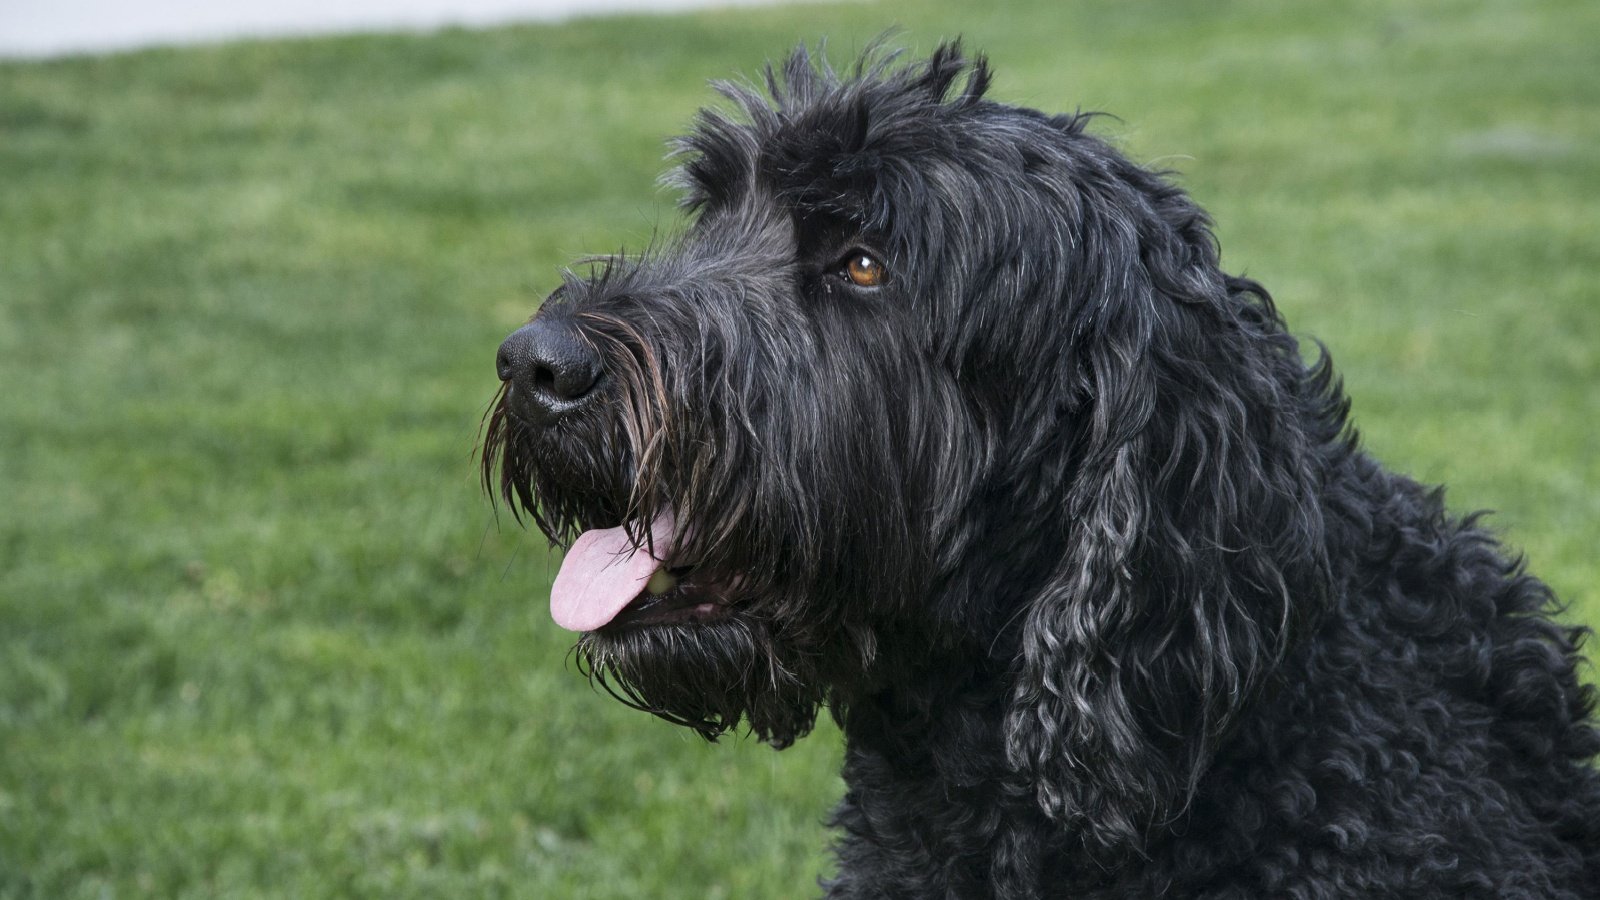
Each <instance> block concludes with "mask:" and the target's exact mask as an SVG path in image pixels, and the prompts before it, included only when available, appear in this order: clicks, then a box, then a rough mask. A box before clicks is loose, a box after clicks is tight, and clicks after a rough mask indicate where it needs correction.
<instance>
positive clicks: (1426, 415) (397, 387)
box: [0, 0, 1600, 898]
mask: <svg viewBox="0 0 1600 900" xmlns="http://www.w3.org/2000/svg"><path fill="white" fill-rule="evenodd" d="M972 5H973V4H969V3H965V2H948V3H931V2H930V3H924V4H916V5H909V4H908V5H902V4H892V3H887V2H885V3H860V4H851V5H843V6H819V5H807V6H799V7H794V8H788V9H779V10H753V11H742V12H708V13H703V14H696V15H684V16H676V17H671V18H660V19H658V18H622V19H609V20H604V21H583V22H577V23H572V24H566V25H561V26H552V27H528V28H507V29H499V30H494V31H488V32H465V31H452V32H446V33H441V34H436V35H430V36H390V37H360V38H339V39H321V40H309V41H286V42H271V43H257V44H240V45H231V46H226V47H218V48H202V49H184V50H158V51H151V52H143V53H137V54H131V55H119V56H113V57H106V58H86V59H69V60H62V61H54V62H30V63H6V64H0V494H3V499H0V896H3V897H9V898H24V897H27V898H73V897H145V896H149V897H250V896H275V897H297V898H298V897H308V898H309V897H343V896H369V897H386V898H387V897H441V898H444V897H500V896H505V897H530V898H552V897H561V898H568V897H572V898H579V897H595V898H601V897H606V898H641V897H683V898H702V897H708V896H710V897H728V898H749V897H794V896H805V895H807V894H808V893H811V892H812V889H811V888H810V885H811V884H812V881H813V879H814V877H815V875H816V874H817V873H818V872H819V871H822V870H823V869H824V868H825V867H826V865H827V858H826V853H825V846H826V841H827V836H826V833H825V830H824V829H823V828H822V826H821V820H822V818H823V817H824V816H825V814H826V811H827V810H828V808H829V807H830V805H831V804H832V802H833V800H834V799H835V798H836V796H837V794H838V792H839V790H840V788H839V784H838V780H837V776H836V774H835V771H834V770H835V766H836V764H837V758H838V752H839V749H838V738H837V734H836V732H834V731H833V730H831V729H828V728H823V729H821V730H820V731H819V732H818V733H817V734H816V735H815V736H813V737H812V738H811V739H809V740H807V741H805V742H802V743H801V744H800V745H799V746H797V747H796V748H794V749H792V750H790V751H787V752H785V753H783V754H774V753H772V752H771V751H769V750H767V749H766V748H764V747H760V746H757V745H755V744H753V743H750V742H745V741H733V742H728V743H725V745H722V746H715V747H712V746H707V745H704V744H702V743H701V742H699V741H698V740H697V739H694V738H692V737H690V736H688V735H687V734H685V733H683V732H681V731H679V730H675V729H674V728H672V727H671V726H668V725H665V724H662V723H659V722H656V721H654V720H653V719H651V718H649V717H648V716H644V715H641V714H638V713H634V712H632V711H629V710H626V709H624V708H623V707H621V706H620V705H619V704H616V703H614V702H612V701H610V700H609V699H608V698H605V697H603V696H598V695H596V694H594V693H593V692H591V691H590V689H589V688H588V687H587V686H586V685H585V683H584V682H583V680H582V679H581V678H580V677H579V676H578V675H577V673H576V672H575V671H574V670H573V666H572V664H571V662H570V660H568V659H567V657H566V656H565V651H566V647H567V644H568V639H567V636H566V635H564V634H562V633H560V632H559V631H558V630H557V629H556V628H555V626H554V625H552V624H551V623H550V622H549V621H548V614H547V605H546V604H547V597H546V592H547V589H548V581H549V577H550V574H551V572H552V562H551V560H550V558H549V557H548V555H547V553H546V552H545V549H544V546H543V544H542V542H541V541H540V540H538V539H536V538H535V537H533V536H532V535H530V534H528V533H525V532H523V531H521V530H519V529H518V528H517V527H515V525H514V524H513V523H512V522H511V521H510V520H509V519H508V518H507V517H505V516H504V515H502V516H501V518H500V519H499V520H497V519H496V518H495V515H494V513H493V512H492V510H491V508H490V507H489V505H488V503H487V502H486V501H485V499H484V498H483V496H482V495H481V494H480V492H479V490H478V488H477V484H476V472H475V469H474V463H473V458H472V451H473V446H474V442H475V440H476V435H477V429H478V423H479V416H480V414H481V412H482V411H483V409H484V407H485V405H486V403H487V402H488V401H489V399H490V397H491V394H492V393H493V390H494V388H495V379H494V371H493V356H494V350H495V347H496V345H497V344H498V342H499V341H500V339H501V338H502V337H503V336H504V335H505V334H506V333H507V332H509V331H510V330H511V329H512V328H514V327H515V326H516V325H517V324H519V323H520V322H521V321H522V320H523V319H524V318H525V317H526V316H527V315H528V314H529V313H530V312H531V311H532V309H533V307H534V305H535V303H536V302H537V299H538V298H539V297H541V296H542V295H543V294H544V292H546V291H547V290H548V289H549V288H550V287H552V286H553V285H554V284H555V283H556V272H557V268H558V267H559V266H560V265H561V264H562V263H564V262H566V261H569V260H571V259H573V258H574V257H577V256H579V255H582V254H585V253H590V252H596V251H604V250H610V249H614V248H616V247H618V246H619V245H623V244H626V245H628V246H630V247H636V246H638V245H640V244H642V243H644V242H645V241H646V240H647V239H648V237H649V235H650V234H651V232H652V229H653V228H655V227H656V226H657V225H667V224H670V223H671V221H672V216H673V213H672V200H673V198H672V196H671V195H670V194H667V193H664V192H663V190H662V189H660V188H658V187H657V186H656V184H655V178H656V176H657V174H658V173H659V171H660V166H661V163H660V159H661V156H662V149H663V143H662V141H663V138H664V137H666V136H667V135H670V134H672V133H675V132H676V131H678V130H679V129H681V128H682V127H683V126H684V124H685V123H686V122H687V121H688V119H689V116H690V115H691V113H692V112H693V111H694V109H695V108H696V107H697V106H698V105H699V104H701V103H702V102H704V101H706V100H707V99H708V97H709V93H708V91H707V89H706V88H705V86H704V82H705V81H706V79H708V78H712V77H722V76H726V75H729V74H731V73H735V72H744V73H752V72H753V71H754V70H755V69H756V67H757V66H758V65H759V63H760V62H761V61H762V60H764V59H766V58H769V57H773V56H776V55H780V54H782V53H783V52H784V51H785V50H786V49H788V48H789V47H790V46H792V45H793V44H794V43H795V42H796V41H798V40H801V39H804V40H808V41H810V40H815V39H816V38H818V37H820V36H823V35H827V36H829V37H830V41H831V43H830V46H831V47H832V48H833V53H834V55H835V56H836V58H843V57H846V56H848V55H849V54H850V53H851V52H852V51H853V50H855V49H856V48H859V47H860V46H862V45H863V44H865V43H866V42H867V41H868V40H869V39H870V38H871V37H872V36H873V35H875V34H877V33H878V32H880V31H881V30H883V29H884V28H885V27H887V26H890V25H893V24H896V23H898V24H900V25H902V26H904V29H905V30H904V31H903V32H902V34H901V38H900V40H901V42H902V43H904V44H906V45H908V46H911V47H914V48H917V49H921V50H926V49H928V48H930V47H931V46H932V45H933V43H934V42H935V41H937V40H938V39H939V38H940V37H943V36H950V35H954V34H957V33H964V34H965V35H966V36H967V38H968V39H969V41H970V42H971V43H972V44H974V45H976V46H979V47H982V48H983V49H985V50H987V51H988V52H989V53H990V55H991V56H992V58H993V60H994V63H995V65H996V68H997V70H998V81H997V85H996V89H995V94H996V96H998V97H999V98H1001V99H1005V100H1010V101H1014V102H1020V103H1025V104H1030V105H1036V106H1041V107H1045V108H1049V109H1053V110H1061V109H1070V108H1074V107H1079V106H1082V107H1084V108H1088V109H1104V110H1109V111H1112V112H1114V113H1116V114H1117V115H1118V116H1119V117H1120V118H1117V119H1108V120H1102V122H1101V125H1100V126H1099V127H1100V129H1101V131H1102V132H1103V133H1105V134H1108V135H1110V136H1112V137H1113V138H1115V139H1116V140H1117V141H1118V142H1119V143H1120V144H1121V145H1122V146H1124V147H1125V148H1126V149H1127V150H1128V151H1129V152H1130V153H1131V154H1133V155H1134V156H1135V157H1137V158H1139V159H1142V160H1147V161H1151V162H1153V163H1155V164H1158V165H1161V166H1165V167H1171V168H1176V169H1179V170H1181V171H1182V172H1184V173H1185V174H1184V176H1183V178H1184V181H1185V183H1186V184H1187V185H1188V186H1189V187H1190V189H1191V190H1192V191H1193V192H1194V193H1195V194H1196V195H1197V197H1198V198H1199V199H1200V201H1201V202H1202V203H1203V204H1205V205H1206V206H1207V207H1208V208H1209V209H1210V210H1211V211H1212V212H1213V213H1214V214H1215V216H1216V218H1217V220H1218V223H1219V226H1218V227H1219V233H1220V236H1221V239H1222V243H1223V248H1224V255H1225V258H1226V260H1227V262H1228V264H1229V266H1230V268H1231V269H1233V270H1236V271H1237V270H1245V271H1248V272H1249V273H1250V274H1251V275H1253V276H1255V277H1257V278H1259V279H1261V280H1262V281H1263V282H1265V283H1266V284H1267V285H1268V286H1269V287H1270V288H1271V289H1272V290H1273V291H1274V293H1275V294H1276V295H1277V297H1278V298H1279V300H1280V302H1281V305H1282V306H1283V307H1284V309H1285V310H1286V312H1287V314H1288V316H1289V318H1290V320H1291V322H1292V323H1293V324H1294V325H1295V327H1296V328H1297V330H1299V331H1302V332H1304V333H1308V334H1315V335H1318V336H1320V337H1322V338H1323V339H1324V340H1326V341H1327V343H1328V344H1329V346H1330V347H1331V348H1332V351H1333V354H1334V358H1335V359H1336V361H1338V362H1339V364H1340V365H1341V367H1342V369H1343V371H1344V373H1345V374H1346V376H1347V379H1348V384H1349V388H1350V391H1351V394H1352V395H1353V397H1354V399H1355V412H1356V417H1357V421H1358V423H1359V424H1360V425H1361V427H1362V431H1363V433H1364V434H1365V435H1366V441H1367V444H1368V446H1369V447H1371V448H1372V449H1373V450H1374V451H1375V452H1376V453H1377V454H1379V455H1380V456H1381V457H1383V458H1384V459H1385V460H1387V461H1388V462H1390V463H1391V464H1393V465H1394V466H1396V467H1397V468H1400V469H1402V470H1405V471H1409V472H1411V473H1413V474H1415V475H1417V476H1418V477H1420V478H1423V479H1425V480H1429V481H1440V482H1446V483H1448V484H1450V485H1451V497H1452V502H1453V504H1454V505H1455V507H1456V508H1457V509H1459V510H1467V509H1473V508H1483V507H1489V508H1494V509H1497V510H1499V514H1498V516H1497V517H1496V518H1495V520H1494V521H1495V522H1497V523H1498V525H1499V527H1501V528H1502V529H1504V531H1505V532H1506V534H1507V536H1508V539H1509V540H1510V542H1511V543H1512V544H1514V545H1516V546H1519V547H1522V548H1524V549H1525V550H1526V551H1527V553H1528V555H1529V556H1530V558H1531V560H1532V564H1533V567H1534V569H1535V570H1536V571H1537V572H1539V573H1540V574H1541V575H1543V576H1544V577H1545V578H1546V579H1547V580H1549V581H1550V582H1551V583H1552V584H1554V585H1555V586H1556V588H1557V590H1558V591H1559V592H1560V593H1561V594H1562V596H1563V597H1565V598H1566V599H1567V600H1568V601H1570V602H1571V603H1572V604H1573V607H1574V609H1573V616H1574V617H1575V618H1577V619H1579V620H1585V621H1588V622H1591V623H1597V624H1600V560H1597V558H1596V556H1595V552H1594V548H1595V546H1596V543H1597V538H1600V450H1597V449H1596V447H1597V445H1600V205H1597V197H1600V55H1597V54H1596V52H1595V46H1594V41H1593V37H1592V36H1593V35H1595V34H1600V4H1595V3H1593V2H1591V0H1574V2H1538V3H1534V2H1521V0H1503V2H1438V3H1428V2H1424V3H1411V4H1405V5H1403V6H1399V7H1396V8H1391V7H1390V6H1388V5H1384V4H1376V3H1371V4H1345V3H1317V4H1280V3H1277V2H1267V0H1261V2H1258V3H1247V2H1238V3H1234V2H1226V3H1216V4H1198V3H1185V2H1179V0H1173V2H1168V3H1124V2H1120V0H1118V2H1113V0H1097V2H1088V3H1073V4H1060V3H1057V2H1055V0H1034V2H1032V3H1030V4H1027V5H1026V6H1024V5H1023V4H1005V5H1003V11H1002V10H1001V8H996V9H991V10H989V11H981V12H974V11H969V10H968V9H967V8H968V7H969V6H972ZM1063 7H1067V8H1068V9H1069V11H1067V12H1061V11H1060V9H1061V8H1063Z"/></svg>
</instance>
